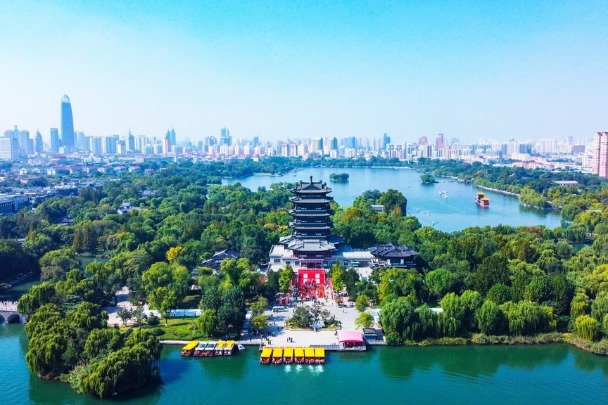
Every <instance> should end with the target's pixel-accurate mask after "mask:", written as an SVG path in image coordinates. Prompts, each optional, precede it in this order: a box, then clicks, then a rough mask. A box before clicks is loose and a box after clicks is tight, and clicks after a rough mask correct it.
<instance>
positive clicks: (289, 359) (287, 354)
mask: <svg viewBox="0 0 608 405" xmlns="http://www.w3.org/2000/svg"><path fill="white" fill-rule="evenodd" d="M283 358H284V361H285V364H291V363H293V347H286V348H285V351H284V352H283Z"/></svg>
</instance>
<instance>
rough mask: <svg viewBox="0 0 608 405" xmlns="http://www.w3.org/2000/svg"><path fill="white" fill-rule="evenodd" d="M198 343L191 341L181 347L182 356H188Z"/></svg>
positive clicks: (192, 352)
mask: <svg viewBox="0 0 608 405" xmlns="http://www.w3.org/2000/svg"><path fill="white" fill-rule="evenodd" d="M196 345H198V342H195V341H192V342H190V343H188V344H187V345H186V346H184V347H182V356H186V357H190V356H192V355H193V354H194V349H195V348H196Z"/></svg>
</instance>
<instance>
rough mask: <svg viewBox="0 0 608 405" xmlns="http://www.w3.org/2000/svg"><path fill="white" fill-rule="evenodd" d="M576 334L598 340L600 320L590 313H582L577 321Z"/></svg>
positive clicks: (587, 338)
mask: <svg viewBox="0 0 608 405" xmlns="http://www.w3.org/2000/svg"><path fill="white" fill-rule="evenodd" d="M575 328H576V334H577V335H578V336H579V337H581V338H583V339H586V340H591V341H593V340H596V339H597V337H598V335H599V322H598V321H597V320H596V319H595V318H592V317H590V316H589V315H581V316H579V317H577V318H576V321H575Z"/></svg>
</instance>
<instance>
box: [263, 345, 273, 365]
mask: <svg viewBox="0 0 608 405" xmlns="http://www.w3.org/2000/svg"><path fill="white" fill-rule="evenodd" d="M271 357H272V347H265V348H264V349H262V354H261V355H260V364H270V359H271Z"/></svg>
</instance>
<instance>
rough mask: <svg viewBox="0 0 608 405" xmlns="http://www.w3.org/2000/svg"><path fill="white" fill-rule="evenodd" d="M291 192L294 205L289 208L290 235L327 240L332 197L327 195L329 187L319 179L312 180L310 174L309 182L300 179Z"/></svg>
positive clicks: (329, 229) (329, 191)
mask: <svg viewBox="0 0 608 405" xmlns="http://www.w3.org/2000/svg"><path fill="white" fill-rule="evenodd" d="M291 192H292V193H293V194H294V195H293V197H291V198H290V199H289V200H290V201H291V202H292V203H293V205H294V207H293V209H291V210H289V213H290V214H291V216H292V217H293V219H294V220H293V221H292V222H290V223H289V227H290V228H291V230H292V235H293V236H294V237H296V238H300V239H324V240H327V238H328V237H329V236H330V233H331V226H332V223H331V220H330V218H329V216H330V215H331V214H332V213H333V211H332V210H331V208H330V207H329V203H330V202H332V201H333V200H334V199H333V197H330V196H328V194H329V193H331V188H329V187H327V184H326V183H323V182H321V181H317V182H313V181H312V176H311V177H310V183H304V182H303V181H300V182H299V183H297V184H296V188H294V189H293V190H291Z"/></svg>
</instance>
